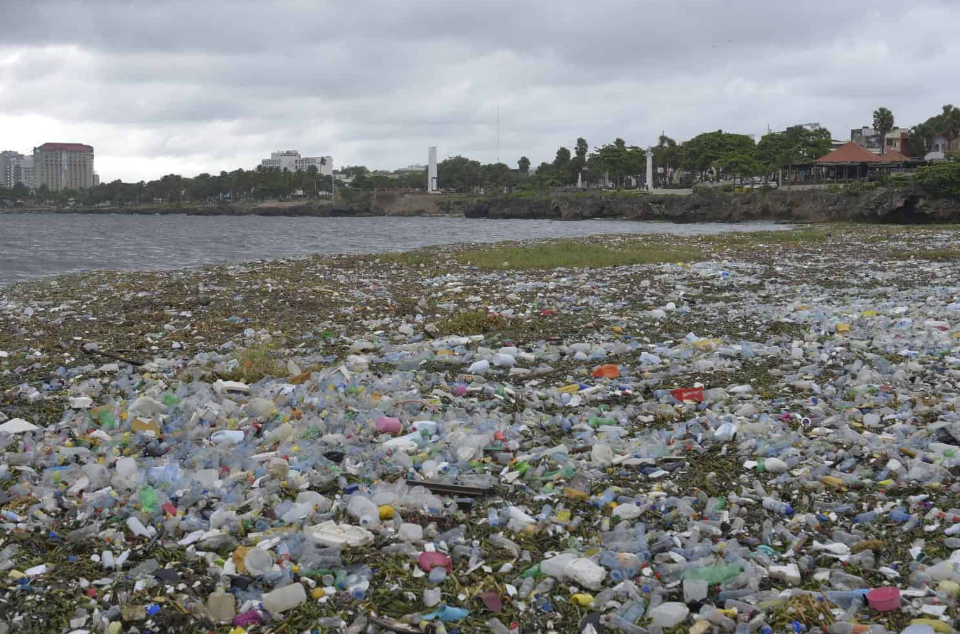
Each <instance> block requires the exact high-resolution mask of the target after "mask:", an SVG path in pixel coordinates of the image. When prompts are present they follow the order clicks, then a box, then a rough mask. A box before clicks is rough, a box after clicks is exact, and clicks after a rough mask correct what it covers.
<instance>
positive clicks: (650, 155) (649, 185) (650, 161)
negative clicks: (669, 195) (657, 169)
mask: <svg viewBox="0 0 960 634" xmlns="http://www.w3.org/2000/svg"><path fill="white" fill-rule="evenodd" d="M652 190H653V150H647V191H652Z"/></svg>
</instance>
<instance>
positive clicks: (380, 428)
mask: <svg viewBox="0 0 960 634" xmlns="http://www.w3.org/2000/svg"><path fill="white" fill-rule="evenodd" d="M401 429H402V426H401V425H400V419H399V418H393V417H392V416H381V417H380V418H378V419H377V433H378V434H399V433H400V430H401Z"/></svg>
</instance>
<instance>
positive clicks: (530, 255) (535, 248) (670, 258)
mask: <svg viewBox="0 0 960 634" xmlns="http://www.w3.org/2000/svg"><path fill="white" fill-rule="evenodd" d="M704 255H705V254H704V253H702V252H701V251H700V250H699V249H695V248H691V247H672V248H662V247H656V246H651V245H649V244H642V243H632V244H626V245H624V246H622V247H614V246H608V245H602V244H596V243H590V242H586V241H581V240H559V241H556V242H547V243H542V244H535V245H530V246H496V247H478V248H473V249H466V250H463V251H458V252H457V253H456V254H455V257H456V259H457V260H458V261H459V262H460V263H461V264H467V265H470V266H476V267H479V268H481V269H491V270H504V269H519V270H529V269H555V268H561V267H563V268H570V267H582V268H599V267H604V266H625V265H630V264H658V263H662V262H689V261H691V260H697V259H700V258H702V257H704Z"/></svg>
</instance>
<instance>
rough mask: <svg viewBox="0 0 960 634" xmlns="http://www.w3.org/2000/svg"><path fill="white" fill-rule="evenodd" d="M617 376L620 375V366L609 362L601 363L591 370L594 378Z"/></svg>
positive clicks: (612, 377)
mask: <svg viewBox="0 0 960 634" xmlns="http://www.w3.org/2000/svg"><path fill="white" fill-rule="evenodd" d="M618 376H620V368H618V367H617V366H615V365H613V364H610V363H607V364H605V365H601V366H600V367H599V368H597V369H595V370H594V371H593V378H595V379H615V378H617V377H618Z"/></svg>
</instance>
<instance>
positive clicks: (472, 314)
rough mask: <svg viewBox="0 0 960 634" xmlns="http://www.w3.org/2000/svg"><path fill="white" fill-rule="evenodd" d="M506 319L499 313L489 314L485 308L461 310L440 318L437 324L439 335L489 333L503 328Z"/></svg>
mask: <svg viewBox="0 0 960 634" xmlns="http://www.w3.org/2000/svg"><path fill="white" fill-rule="evenodd" d="M506 325H507V320H506V319H504V318H503V317H501V316H499V315H491V314H490V313H488V312H487V311H485V310H462V311H460V312H457V313H454V314H452V315H450V316H449V317H447V318H446V319H443V320H441V321H440V322H439V323H438V324H437V332H438V334H440V336H443V337H446V336H447V335H467V334H471V335H473V334H481V335H485V334H489V333H491V332H496V331H498V330H503V329H504V328H505V327H506Z"/></svg>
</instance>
